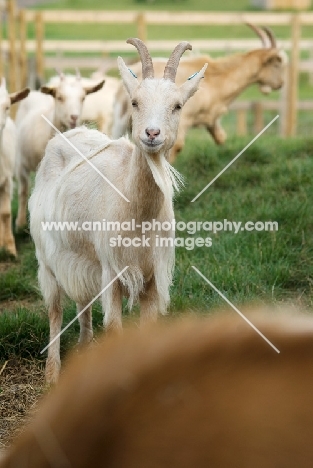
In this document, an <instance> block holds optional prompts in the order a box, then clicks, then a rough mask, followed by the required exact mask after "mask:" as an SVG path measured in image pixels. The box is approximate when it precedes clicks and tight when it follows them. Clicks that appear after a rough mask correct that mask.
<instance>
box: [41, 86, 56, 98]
mask: <svg viewBox="0 0 313 468" xmlns="http://www.w3.org/2000/svg"><path fill="white" fill-rule="evenodd" d="M39 91H40V92H41V93H43V94H50V96H53V97H55V96H56V92H57V89H56V88H54V87H52V86H41V88H40V90H39Z"/></svg>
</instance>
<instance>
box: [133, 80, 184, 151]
mask: <svg viewBox="0 0 313 468" xmlns="http://www.w3.org/2000/svg"><path fill="white" fill-rule="evenodd" d="M130 98H131V104H132V136H133V140H134V142H135V143H136V145H137V146H139V147H140V148H141V149H142V150H143V151H145V152H147V153H158V152H159V151H166V150H168V149H170V148H171V147H172V146H173V145H174V143H175V140H176V136H177V129H178V124H179V118H180V113H181V109H182V107H183V104H184V100H183V96H182V94H181V92H180V90H179V88H177V86H176V85H175V84H174V83H173V82H171V81H169V80H164V79H161V80H156V79H146V80H144V81H143V82H142V83H141V84H140V85H139V86H138V87H137V89H135V90H134V92H133V93H132V94H131V96H130Z"/></svg>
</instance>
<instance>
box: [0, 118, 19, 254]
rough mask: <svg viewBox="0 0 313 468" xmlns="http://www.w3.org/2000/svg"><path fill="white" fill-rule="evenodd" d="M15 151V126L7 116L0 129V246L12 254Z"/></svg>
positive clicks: (14, 249) (14, 250) (13, 250)
mask: <svg viewBox="0 0 313 468" xmlns="http://www.w3.org/2000/svg"><path fill="white" fill-rule="evenodd" d="M15 153H16V128H15V124H14V122H13V121H12V119H10V118H9V117H7V119H6V123H5V126H4V128H3V129H2V130H0V248H1V247H4V248H5V249H6V250H7V251H8V252H10V253H11V254H12V255H16V247H15V241H14V236H13V232H12V216H11V200H12V195H13V175H14V165H15Z"/></svg>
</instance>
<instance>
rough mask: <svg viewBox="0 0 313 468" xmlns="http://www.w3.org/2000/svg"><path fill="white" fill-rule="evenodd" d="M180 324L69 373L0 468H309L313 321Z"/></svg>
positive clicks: (116, 340) (85, 359)
mask: <svg viewBox="0 0 313 468" xmlns="http://www.w3.org/2000/svg"><path fill="white" fill-rule="evenodd" d="M252 321H253V322H254V324H255V325H256V326H257V327H258V328H259V329H260V330H261V331H262V333H264V334H265V336H266V337H267V338H268V339H270V340H271V341H272V343H273V344H274V345H275V346H277V347H278V349H279V350H280V354H277V353H276V352H275V351H274V350H273V349H272V348H271V347H270V346H269V345H268V344H267V343H266V342H265V341H264V340H262V338H261V337H260V336H258V335H257V334H256V332H255V331H254V330H252V329H251V328H250V327H249V326H248V325H247V324H246V323H245V322H244V321H243V320H242V319H241V318H239V317H237V316H236V315H232V316H225V317H220V316H219V317H216V318H215V317H214V318H211V319H194V320H191V319H184V320H181V321H178V322H175V323H173V324H168V323H167V324H166V326H165V325H164V324H159V325H157V326H156V325H155V326H154V327H152V328H147V329H146V330H144V331H139V330H136V331H134V330H128V331H126V332H125V333H124V335H123V336H121V337H110V338H106V339H105V341H103V342H102V343H101V344H99V345H94V346H93V347H91V348H90V349H88V350H87V351H85V352H83V353H82V354H79V355H76V356H74V357H73V358H72V359H71V360H70V362H69V363H68V365H67V367H66V369H65V371H64V373H63V375H61V378H60V381H59V383H58V385H57V386H56V387H55V388H54V389H53V390H52V392H51V394H50V395H48V397H47V398H46V400H45V401H44V402H43V404H42V406H41V408H40V410H39V411H38V414H37V416H36V418H35V420H34V421H33V422H32V424H31V425H30V426H29V427H28V428H26V429H25V431H24V433H23V434H22V435H21V436H20V437H19V438H18V440H17V441H16V442H15V443H14V445H13V446H12V448H11V449H10V450H9V452H8V453H7V455H6V458H5V460H4V461H2V462H0V467H1V468H9V467H10V468H48V467H49V468H50V467H53V468H63V467H64V468H67V467H71V468H87V467H88V468H90V467H109V468H123V467H125V468H126V467H127V468H165V467H169V468H191V467H197V468H208V467H210V468H226V467H227V468H229V467H231V468H274V467H275V468H295V467H299V468H300V467H301V468H311V467H312V466H313V444H312V440H313V372H312V367H313V366H312V364H313V320H312V318H311V317H305V316H304V317H290V316H287V315H279V316H278V317H276V318H274V319H273V320H272V319H269V318H266V317H265V316H263V317H262V318H257V317H255V318H254V319H253V320H252Z"/></svg>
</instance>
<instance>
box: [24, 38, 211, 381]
mask: <svg viewBox="0 0 313 468" xmlns="http://www.w3.org/2000/svg"><path fill="white" fill-rule="evenodd" d="M128 42H129V43H130V44H133V45H134V46H135V47H136V48H137V49H138V52H139V54H140V58H141V61H142V68H143V73H142V76H143V80H142V82H141V83H140V82H139V81H138V80H137V78H136V77H135V76H134V75H133V74H132V73H131V72H130V70H129V69H128V68H127V66H126V65H125V63H124V61H123V60H122V59H121V58H120V57H119V58H118V66H119V69H120V73H121V77H122V79H123V82H124V85H125V87H126V89H127V91H128V93H129V95H130V97H131V100H132V105H133V115H132V117H133V139H134V142H135V144H133V143H131V142H130V141H128V140H127V139H125V138H121V139H119V140H117V141H114V140H110V139H109V138H108V137H107V136H106V135H104V134H102V133H100V132H98V131H96V130H88V129H86V128H84V127H83V128H78V129H75V130H72V131H69V132H67V133H65V134H64V135H65V136H66V138H68V139H69V140H70V142H71V145H75V146H76V148H78V149H79V151H80V152H81V153H82V154H84V155H86V157H87V158H88V160H89V161H90V162H91V163H92V164H93V165H94V166H95V167H96V168H97V169H98V171H100V172H101V173H102V174H104V175H105V177H107V179H108V180H109V181H110V182H111V183H112V184H114V186H115V187H116V188H117V189H118V190H119V191H120V192H121V193H122V194H123V196H124V197H127V199H128V200H129V203H128V202H127V201H125V200H124V199H123V198H122V196H121V195H120V194H119V193H117V192H116V191H115V189H114V188H112V186H110V185H109V184H108V183H107V182H104V181H103V180H101V178H100V177H99V174H98V173H97V172H96V171H95V170H94V168H93V167H91V166H90V165H89V164H88V163H86V161H84V160H82V158H81V156H79V155H78V154H77V152H76V151H75V150H74V149H73V148H72V147H71V146H70V145H69V144H68V143H67V142H66V141H64V139H63V138H62V137H61V136H60V135H58V136H56V137H55V138H53V139H52V140H51V141H50V142H49V144H48V146H47V149H46V154H45V157H44V159H43V161H42V163H41V165H40V168H39V170H38V173H37V176H36V182H35V189H34V191H33V193H32V195H31V197H30V201H29V210H30V230H31V234H32V236H33V239H34V241H35V245H36V254H37V258H38V262H39V274H38V276H39V282H40V286H41V290H42V293H43V296H44V298H45V300H46V303H47V305H48V307H49V318H50V340H54V339H55V338H56V336H57V335H58V333H59V332H60V329H61V324H62V310H61V305H60V297H61V293H62V291H64V292H65V293H66V294H67V295H68V296H69V297H71V298H72V299H73V300H74V301H75V302H76V303H77V309H78V311H82V309H83V308H84V307H86V305H88V304H89V302H90V301H91V300H92V298H94V297H95V296H96V295H97V294H99V292H100V291H101V290H102V289H103V288H104V287H105V286H107V285H108V284H109V283H110V281H112V280H113V279H114V277H115V276H116V275H117V274H119V273H120V272H121V270H123V269H124V268H125V267H126V266H128V269H127V270H126V271H125V272H124V273H123V274H122V276H121V277H120V278H119V279H118V280H117V281H115V282H114V284H113V285H112V286H110V287H109V288H108V289H107V290H106V291H105V292H103V294H102V306H103V310H104V312H105V325H106V327H107V329H109V330H110V329H115V330H116V329H117V330H119V329H120V328H121V326H122V296H123V295H126V296H128V297H129V307H131V306H132V304H133V303H134V302H135V301H137V300H139V302H140V309H141V320H142V322H145V321H147V320H155V319H156V317H157V314H158V312H160V313H165V312H166V307H167V304H168V302H169V286H170V284H171V278H172V269H173V264H174V246H173V245H168V246H166V247H164V246H163V247H157V244H156V236H157V235H160V237H164V238H167V239H169V240H173V237H174V230H173V229H172V227H171V226H170V228H171V229H170V230H166V229H168V223H171V222H172V220H173V219H174V213H173V206H172V197H173V185H174V187H175V186H177V182H176V179H175V176H177V177H178V178H179V175H178V174H177V173H176V171H175V170H174V169H173V168H172V167H171V166H170V164H169V163H168V162H167V157H168V152H169V150H170V148H171V147H172V146H173V144H174V142H175V139H176V133H177V128H178V124H179V117H180V113H181V108H182V107H183V105H184V104H185V102H186V101H187V100H188V99H189V97H190V96H192V95H193V94H194V93H195V92H196V90H197V89H198V86H199V83H200V80H201V78H203V76H204V72H205V69H206V66H207V65H205V66H204V67H203V68H202V69H201V71H200V72H198V73H196V74H195V76H194V77H193V78H192V79H190V80H187V81H186V82H185V83H184V84H183V85H181V86H180V87H177V86H176V85H175V76H176V70H177V66H178V63H179V60H180V57H181V55H182V54H183V52H184V51H185V50H186V49H190V48H191V46H190V44H188V43H187V42H182V43H180V44H179V45H178V46H177V47H176V48H175V50H174V51H173V53H172V55H171V57H170V59H169V60H168V63H167V65H166V68H165V71H164V77H163V78H161V79H154V70H153V64H152V59H151V57H150V55H149V52H148V50H147V48H146V46H145V45H144V43H143V42H142V41H140V40H139V39H129V40H128ZM103 218H105V219H106V220H108V221H111V222H119V223H123V222H125V223H126V222H131V220H132V219H134V220H136V227H135V229H134V230H132V231H122V232H120V231H119V228H118V227H115V231H114V232H112V231H110V232H108V231H106V232H103V233H101V234H100V233H99V232H94V231H91V232H90V231H89V232H85V231H83V230H79V231H75V232H74V231H67V232H65V231H63V232H60V231H46V232H44V231H43V229H42V222H43V221H51V220H53V221H65V220H66V221H74V220H75V221H78V222H79V223H83V222H84V221H92V222H93V221H100V220H102V219H103ZM152 220H156V222H158V223H164V222H166V223H167V226H166V227H163V225H162V224H161V226H162V229H161V230H160V231H158V232H150V233H149V238H148V239H149V241H147V239H145V240H144V239H141V237H142V230H141V223H143V222H147V221H151V222H152ZM118 234H120V238H121V239H122V240H123V242H122V244H121V245H119V246H116V247H114V246H113V243H114V240H115V241H116V238H117V235H118ZM150 234H151V235H150ZM125 238H126V240H125ZM138 238H139V239H138ZM130 239H131V241H134V242H135V243H138V240H139V241H141V246H139V247H138V246H136V247H135V246H134V244H133V246H131V247H129V243H128V241H129V240H130ZM135 239H136V240H135ZM124 241H125V243H124ZM126 243H128V244H127V245H128V247H126ZM169 244H170V242H169ZM79 318H80V327H81V333H80V342H86V341H90V340H91V339H92V323H91V307H88V308H87V310H86V311H85V312H84V313H83V314H82V315H80V317H79ZM59 347H60V341H59V338H58V339H57V340H56V341H55V342H54V343H53V344H51V346H50V347H49V351H48V360H47V367H46V378H47V381H48V382H54V381H55V380H56V379H57V376H58V373H59V367H60V357H59Z"/></svg>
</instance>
